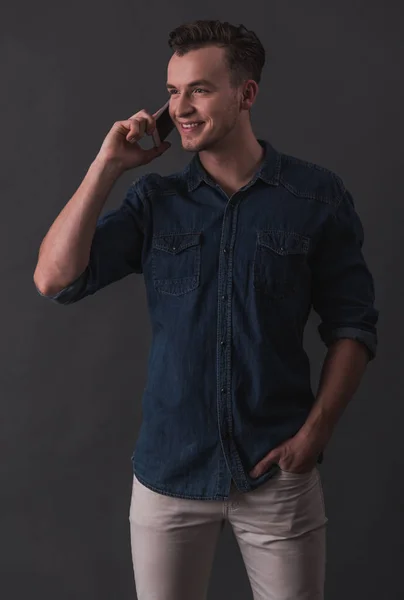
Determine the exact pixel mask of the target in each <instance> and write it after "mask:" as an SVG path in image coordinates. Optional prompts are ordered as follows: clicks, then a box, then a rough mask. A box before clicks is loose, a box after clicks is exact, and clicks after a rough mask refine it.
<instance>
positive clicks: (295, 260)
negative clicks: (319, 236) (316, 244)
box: [254, 230, 310, 299]
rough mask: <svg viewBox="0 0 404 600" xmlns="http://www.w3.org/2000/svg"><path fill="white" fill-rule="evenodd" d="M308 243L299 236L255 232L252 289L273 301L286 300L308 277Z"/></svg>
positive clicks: (276, 232)
mask: <svg viewBox="0 0 404 600" xmlns="http://www.w3.org/2000/svg"><path fill="white" fill-rule="evenodd" d="M309 245H310V239H309V238H308V237H306V236H303V235H301V234H299V233H294V232H289V231H279V230H269V231H258V232H257V242H256V249H255V257H254V287H255V289H256V290H259V291H261V292H264V293H265V294H267V295H269V296H272V297H273V298H277V299H282V298H286V297H287V296H290V295H292V294H294V293H295V292H296V290H297V289H298V288H299V287H300V286H302V285H303V283H304V280H305V278H307V277H308V276H309V268H308V265H307V253H308V251H309Z"/></svg>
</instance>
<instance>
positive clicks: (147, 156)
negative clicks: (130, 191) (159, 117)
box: [97, 110, 171, 171]
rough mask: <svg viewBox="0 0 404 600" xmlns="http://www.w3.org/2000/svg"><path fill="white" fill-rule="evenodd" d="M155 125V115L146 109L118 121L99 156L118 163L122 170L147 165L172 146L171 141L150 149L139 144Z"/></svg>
mask: <svg viewBox="0 0 404 600" xmlns="http://www.w3.org/2000/svg"><path fill="white" fill-rule="evenodd" d="M155 127H156V119H155V117H154V115H151V114H149V113H148V112H146V111H145V110H141V111H139V112H137V113H136V114H134V115H132V116H131V117H130V118H129V119H127V120H126V121H116V122H115V123H114V124H113V126H112V128H111V130H110V131H109V133H108V134H107V136H106V138H105V140H104V141H103V144H102V146H101V148H100V151H99V153H98V156H97V158H98V159H101V160H105V161H106V162H112V163H114V164H116V165H117V166H118V167H119V168H120V169H121V170H122V171H127V170H128V169H134V168H136V167H141V166H142V165H147V164H148V163H149V162H151V161H152V160H154V159H155V158H157V157H159V156H161V155H162V154H163V153H164V152H165V151H166V150H168V148H170V146H171V144H170V143H169V142H162V143H161V144H160V146H159V147H158V148H155V147H153V148H150V149H149V150H144V149H143V148H141V147H140V146H139V144H138V143H137V142H138V141H139V140H140V139H141V138H142V137H143V136H144V135H145V134H148V135H151V134H152V133H153V131H154V128H155ZM129 140H133V141H129Z"/></svg>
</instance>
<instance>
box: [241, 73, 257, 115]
mask: <svg viewBox="0 0 404 600" xmlns="http://www.w3.org/2000/svg"><path fill="white" fill-rule="evenodd" d="M257 94H258V85H257V83H256V82H255V81H253V80H252V79H251V80H249V81H248V82H247V83H246V84H245V87H244V90H243V94H242V100H241V108H243V109H244V110H249V109H250V108H251V107H252V105H253V104H254V101H255V98H256V96H257Z"/></svg>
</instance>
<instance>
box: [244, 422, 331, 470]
mask: <svg viewBox="0 0 404 600" xmlns="http://www.w3.org/2000/svg"><path fill="white" fill-rule="evenodd" d="M323 449H324V444H323V443H322V442H321V441H320V440H318V439H313V438H311V439H310V438H307V437H305V436H303V435H301V434H299V432H298V433H297V434H296V435H295V436H293V437H292V438H290V439H288V440H286V441H284V442H282V444H280V445H279V446H277V447H276V448H274V449H273V450H271V452H269V454H267V455H266V456H265V457H264V458H263V459H262V460H260V462H259V463H257V464H256V465H255V467H254V468H253V470H252V471H251V472H250V476H251V477H254V478H256V477H260V476H261V475H263V474H264V473H265V472H266V471H268V470H269V468H270V467H271V466H272V465H273V464H278V465H279V467H280V468H281V469H282V470H283V471H289V472H291V473H296V474H299V473H300V474H303V473H308V472H310V471H311V470H312V469H314V467H315V466H316V463H317V459H318V457H319V455H320V453H321V451H322V450H323Z"/></svg>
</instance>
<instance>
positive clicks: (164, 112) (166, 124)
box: [152, 100, 175, 146]
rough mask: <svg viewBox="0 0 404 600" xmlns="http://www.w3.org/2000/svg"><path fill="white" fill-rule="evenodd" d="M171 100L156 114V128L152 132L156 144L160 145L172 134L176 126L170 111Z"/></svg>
mask: <svg viewBox="0 0 404 600" xmlns="http://www.w3.org/2000/svg"><path fill="white" fill-rule="evenodd" d="M169 104H170V101H169V100H167V102H166V103H165V104H164V106H162V107H161V108H160V109H159V110H158V111H157V112H156V114H155V118H156V129H155V130H154V132H153V133H152V138H153V142H154V145H155V146H160V144H161V142H164V140H165V139H166V138H167V137H168V136H169V135H170V133H171V132H172V130H173V129H174V128H175V125H174V122H173V120H172V119H171V117H170V113H169Z"/></svg>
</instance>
